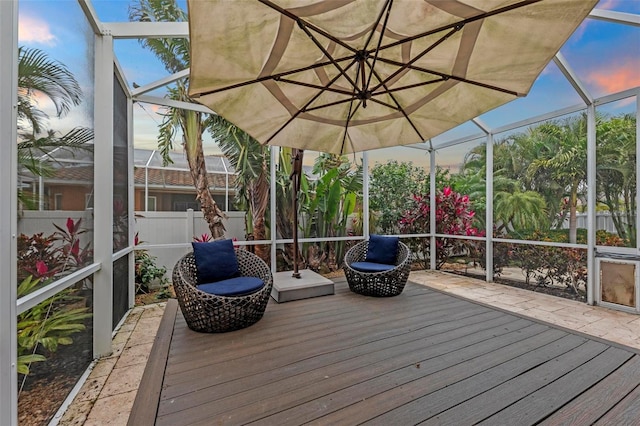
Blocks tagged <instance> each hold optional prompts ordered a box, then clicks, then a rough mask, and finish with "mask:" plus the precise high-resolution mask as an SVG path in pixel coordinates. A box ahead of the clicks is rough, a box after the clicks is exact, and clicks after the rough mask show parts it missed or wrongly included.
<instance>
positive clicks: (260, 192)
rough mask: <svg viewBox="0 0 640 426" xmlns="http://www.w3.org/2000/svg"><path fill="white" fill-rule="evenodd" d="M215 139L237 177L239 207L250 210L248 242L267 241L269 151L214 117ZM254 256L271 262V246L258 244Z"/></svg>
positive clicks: (247, 216) (233, 126)
mask: <svg viewBox="0 0 640 426" xmlns="http://www.w3.org/2000/svg"><path fill="white" fill-rule="evenodd" d="M209 130H210V132H211V135H212V136H213V139H214V140H215V141H216V142H217V143H218V145H219V146H220V148H221V149H222V152H223V153H224V155H225V156H226V157H227V158H228V159H229V161H230V162H231V165H232V166H233V167H234V169H235V171H236V173H237V175H236V179H235V185H236V190H237V191H236V198H237V199H238V201H239V203H238V205H239V206H241V207H245V208H246V207H248V208H246V210H247V214H246V215H245V221H246V230H247V240H266V239H267V238H268V236H267V226H266V212H267V208H268V207H269V163H270V162H269V156H270V154H269V147H267V146H265V145H261V144H260V143H259V142H258V141H257V140H255V139H254V138H252V137H251V136H250V135H249V134H248V133H246V132H244V131H242V130H241V129H240V128H238V127H237V126H235V125H233V124H231V123H230V122H228V121H227V120H226V119H224V118H223V117H221V116H219V115H217V116H212V117H211V126H210V127H209ZM254 252H255V254H256V255H258V256H259V257H260V258H261V259H262V260H264V261H265V262H267V263H268V262H269V257H270V253H269V246H267V245H265V244H258V245H256V246H255V247H254Z"/></svg>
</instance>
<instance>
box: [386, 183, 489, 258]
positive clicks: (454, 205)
mask: <svg viewBox="0 0 640 426" xmlns="http://www.w3.org/2000/svg"><path fill="white" fill-rule="evenodd" d="M412 198H413V200H412V206H411V207H410V208H409V209H407V210H406V211H405V212H404V213H403V215H402V217H401V218H400V221H399V226H400V232H402V233H404V234H426V233H428V232H429V221H430V218H429V215H430V213H429V212H430V206H429V201H430V196H429V194H426V195H419V194H414V195H413V197H412ZM435 213H436V233H437V234H447V235H466V236H477V237H483V236H484V231H481V230H478V229H477V228H476V227H474V226H473V222H474V216H475V211H473V210H472V208H471V202H470V201H469V196H468V195H461V194H459V193H457V192H455V191H453V190H452V189H451V188H450V187H445V188H443V189H442V190H441V191H437V192H436V210H435ZM408 243H409V244H410V246H411V249H412V251H413V253H414V256H416V259H417V260H418V261H419V262H421V263H422V264H423V266H424V267H425V268H426V267H427V266H428V259H429V256H430V255H431V254H432V253H431V247H430V244H429V238H422V237H420V238H413V239H410V240H408ZM474 243H475V242H473V241H465V240H462V239H457V238H446V237H437V238H436V268H437V269H440V267H442V265H443V264H444V263H446V262H447V260H448V259H449V258H450V257H451V256H453V255H458V254H469V253H470V252H471V251H474V250H475V246H476V244H474Z"/></svg>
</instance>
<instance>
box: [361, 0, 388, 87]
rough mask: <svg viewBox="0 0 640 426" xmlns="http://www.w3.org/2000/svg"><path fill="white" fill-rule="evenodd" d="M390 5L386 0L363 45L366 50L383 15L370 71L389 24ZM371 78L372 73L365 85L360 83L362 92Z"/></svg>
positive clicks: (374, 64)
mask: <svg viewBox="0 0 640 426" xmlns="http://www.w3.org/2000/svg"><path fill="white" fill-rule="evenodd" d="M392 5H393V0H387V3H386V4H385V5H384V8H383V9H382V10H381V11H380V15H379V16H378V19H377V21H376V24H375V26H374V27H373V28H372V29H371V34H369V39H368V40H367V43H366V44H365V45H364V50H366V49H367V46H369V42H370V41H371V39H372V38H373V34H374V33H375V31H376V27H377V26H378V24H379V23H380V19H381V18H382V15H383V14H384V15H385V17H384V23H383V24H382V29H381V31H380V38H379V39H378V45H377V46H376V53H375V55H373V63H372V64H371V69H372V70H373V69H374V68H375V66H376V61H377V60H378V54H379V53H380V46H382V37H383V36H384V32H385V31H386V30H387V24H388V23H389V15H390V14H391V6H392ZM385 10H386V13H385ZM372 76H373V73H372V72H371V73H369V78H368V79H367V84H364V81H363V82H362V83H363V86H362V87H363V91H365V90H368V89H369V85H370V84H371V78H372ZM374 90H375V89H374ZM372 91H373V90H372Z"/></svg>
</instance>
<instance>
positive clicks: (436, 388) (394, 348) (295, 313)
mask: <svg viewBox="0 0 640 426" xmlns="http://www.w3.org/2000/svg"><path fill="white" fill-rule="evenodd" d="M176 305H177V304H176V303H170V304H169V305H168V307H167V311H166V312H165V318H164V320H163V323H164V324H163V325H161V327H160V331H159V332H158V337H157V340H156V344H155V345H154V350H153V353H152V354H151V357H150V360H149V364H148V365H147V369H146V371H145V375H144V377H143V380H142V383H141V386H140V389H139V391H138V396H137V398H136V402H135V404H134V409H133V411H132V414H131V417H130V419H129V423H130V424H135V425H139V424H154V422H155V424H157V425H172V426H176V425H218V424H230V425H240V424H248V423H251V424H261V425H299V424H304V423H312V424H324V425H354V424H360V423H367V424H375V425H410V424H411V425H413V424H427V425H436V424H442V425H471V424H487V425H528V424H538V423H540V424H546V425H557V424H576V425H587V424H593V423H595V424H603V425H605V424H606V425H637V424H640V356H639V355H638V353H637V352H636V351H635V350H634V349H631V348H626V347H622V346H620V345H616V344H613V343H609V342H606V341H602V340H598V339H595V338H590V337H587V336H585V335H582V334H579V333H574V332H571V331H569V330H564V329H560V328H558V327H554V326H551V325H547V324H543V323H540V322H536V321H534V320H530V319H526V318H522V317H519V316H517V315H514V314H510V313H506V312H503V311H501V310H497V309H495V308H491V307H487V306H483V305H479V304H476V303H473V302H469V301H466V300H463V299H459V298H456V297H453V296H451V295H447V294H443V293H440V292H438V291H434V290H431V289H429V288H426V287H423V286H419V285H415V284H411V283H409V284H408V285H407V287H406V289H405V291H404V292H403V293H402V294H401V295H400V296H397V297H394V298H385V299H377V298H370V297H364V296H359V295H356V294H353V293H351V292H349V290H348V287H347V286H346V283H344V282H340V281H339V282H337V283H336V294H335V295H333V296H324V297H319V298H314V299H306V300H299V301H295V302H287V303H283V304H277V303H275V302H273V301H271V302H270V303H269V306H268V308H267V312H266V313H265V316H264V318H263V319H262V320H261V321H260V322H258V323H257V324H255V325H254V326H251V327H249V328H247V329H244V330H240V331H236V332H232V333H226V334H200V333H196V332H193V331H191V330H189V329H188V328H187V326H186V324H185V322H184V319H183V318H182V315H181V314H180V311H179V309H176ZM176 311H177V312H176ZM172 313H173V316H172ZM174 319H175V320H174ZM167 355H168V356H167Z"/></svg>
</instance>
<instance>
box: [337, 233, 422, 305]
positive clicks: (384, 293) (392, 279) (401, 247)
mask: <svg viewBox="0 0 640 426" xmlns="http://www.w3.org/2000/svg"><path fill="white" fill-rule="evenodd" d="M368 247H369V242H368V241H362V242H360V243H358V244H356V245H355V246H353V247H351V248H350V249H349V251H347V254H346V255H345V256H344V266H343V269H344V273H345V276H346V278H347V283H348V284H349V288H350V289H351V291H353V292H354V293H358V294H362V295H365V296H375V297H391V296H397V295H399V294H400V293H402V290H404V286H405V285H406V283H407V279H408V278H409V272H410V270H411V259H410V257H411V256H410V251H409V248H408V247H407V246H406V245H405V244H404V243H402V242H398V255H397V256H396V262H395V265H396V266H395V268H393V269H390V270H388V271H384V272H361V271H357V270H355V269H353V268H352V267H351V265H352V264H353V263H354V262H363V261H364V260H365V258H366V256H367V248H368Z"/></svg>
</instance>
